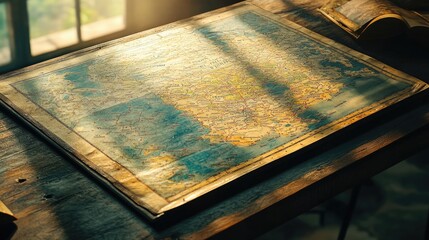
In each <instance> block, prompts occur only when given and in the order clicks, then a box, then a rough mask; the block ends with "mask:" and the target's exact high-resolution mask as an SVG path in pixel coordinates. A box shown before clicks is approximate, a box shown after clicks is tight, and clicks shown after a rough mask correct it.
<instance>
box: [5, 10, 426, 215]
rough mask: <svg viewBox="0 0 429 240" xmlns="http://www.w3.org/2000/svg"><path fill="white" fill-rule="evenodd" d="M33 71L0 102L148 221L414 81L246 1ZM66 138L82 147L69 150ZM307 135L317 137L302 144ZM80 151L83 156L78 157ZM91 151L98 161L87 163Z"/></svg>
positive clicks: (406, 90) (403, 91)
mask: <svg viewBox="0 0 429 240" xmlns="http://www.w3.org/2000/svg"><path fill="white" fill-rule="evenodd" d="M35 72H37V74H36V73H34V74H33V75H31V73H30V75H28V74H27V75H22V76H18V77H15V78H14V80H13V81H9V82H7V84H8V86H9V87H10V89H11V90H8V91H10V92H14V93H13V94H15V95H16V96H18V95H19V96H20V97H21V98H25V99H27V100H28V101H26V102H25V103H21V102H22V101H18V100H14V97H13V96H12V93H3V95H4V96H6V97H3V99H4V98H7V100H4V101H5V102H10V103H9V105H12V106H14V103H15V102H16V104H24V105H23V106H18V105H16V106H17V107H15V108H18V109H26V106H27V105H28V106H30V105H31V106H35V107H36V108H37V111H36V110H34V112H33V115H34V114H36V115H35V117H33V118H32V119H30V121H33V122H37V125H42V129H44V130H45V131H47V132H49V133H48V135H50V136H52V135H53V136H55V137H53V138H54V139H59V140H60V141H59V142H63V143H61V144H64V145H66V146H65V148H66V149H72V150H71V151H72V152H75V153H77V157H78V158H80V159H82V161H83V162H84V163H85V164H87V165H88V166H89V167H90V168H93V169H95V170H96V171H98V172H99V173H100V174H101V175H102V176H104V177H105V178H107V179H108V180H109V181H112V182H115V183H114V186H116V187H117V188H119V189H120V191H122V192H124V194H125V195H127V196H129V197H131V198H132V199H133V200H134V201H136V202H137V203H140V205H142V207H144V208H146V209H149V210H150V211H151V212H153V213H155V214H158V213H160V212H162V211H167V210H168V209H171V208H174V207H175V206H178V205H180V204H181V203H177V202H180V201H182V200H183V199H186V196H188V195H190V194H192V193H194V192H196V191H200V192H201V194H203V193H204V192H207V191H210V190H212V189H213V188H215V187H210V188H207V190H201V189H204V187H206V185H210V184H211V183H214V182H216V181H218V180H219V179H221V178H224V177H225V176H228V174H233V173H236V172H239V174H238V176H240V175H243V174H246V173H247V171H250V170H246V167H248V166H251V165H252V164H255V163H257V162H260V161H262V160H264V159H265V158H266V157H268V156H271V155H273V154H274V153H278V152H282V151H285V149H286V150H287V149H288V148H289V147H295V148H296V149H299V148H302V147H305V145H308V144H311V143H312V141H316V140H317V139H319V138H322V137H323V136H324V135H328V134H330V133H332V132H335V131H337V130H338V129H340V128H342V126H346V125H347V124H349V123H353V122H355V121H357V120H359V119H360V118H363V117H365V116H366V115H365V111H367V110H370V112H374V111H377V110H378V109H381V108H383V106H384V105H383V104H385V103H387V102H388V103H390V102H391V101H392V99H393V101H399V100H401V99H403V98H404V96H407V95H410V94H411V93H412V92H413V91H415V89H416V84H421V83H419V82H418V81H411V80H407V79H404V78H402V77H399V76H396V75H394V74H388V73H386V71H384V70H382V69H381V68H379V67H377V65H374V64H372V63H371V62H370V61H363V60H361V59H359V58H358V57H356V56H354V55H351V54H349V53H347V52H346V51H344V50H342V49H340V48H335V47H332V46H330V45H329V44H327V43H325V42H321V41H319V40H318V39H316V38H315V37H314V36H312V35H311V34H309V33H307V32H301V31H300V30H299V28H298V27H297V26H295V25H292V26H290V25H288V24H286V23H284V22H281V21H280V20H278V19H277V18H275V17H274V16H271V15H270V14H268V13H265V12H263V11H262V10H260V9H257V8H256V7H253V6H250V5H239V7H235V8H232V9H231V10H229V11H224V12H219V13H216V14H213V15H210V17H207V18H199V19H198V18H197V19H194V20H189V21H188V22H185V23H182V24H176V25H174V26H171V27H167V28H164V29H162V30H161V31H154V32H153V33H151V34H143V35H141V36H137V37H136V36H131V37H129V38H125V41H123V40H122V41H119V43H114V44H111V45H108V46H107V47H103V48H100V50H98V51H92V52H89V53H85V54H83V55H82V54H81V55H77V56H76V58H74V59H73V60H70V58H67V59H65V60H63V61H59V62H58V61H57V62H54V63H52V64H50V65H48V66H45V67H41V68H40V69H39V70H38V71H35ZM5 91H6V90H5ZM8 94H9V95H8ZM15 95H14V96H15ZM18 102H19V103H18ZM22 111H24V112H25V110H22ZM28 111H29V110H28ZM36 112H37V113H36ZM362 114H363V115H362ZM29 115H31V114H29ZM39 115H40V117H39ZM43 119H45V120H43ZM46 119H49V121H48V120H46ZM53 122H55V124H57V125H58V126H59V127H58V128H57V127H56V126H57V125H52V124H53ZM338 124H339V125H338ZM341 124H342V125H341ZM338 126H340V127H338ZM58 129H65V130H58ZM71 135H73V136H74V137H75V138H73V139H79V141H81V142H84V143H85V144H86V145H85V146H87V147H80V146H79V145H76V146H75V145H73V144H75V142H76V141H74V140H70V139H72V138H71V137H70V139H68V137H69V136H71ZM315 135H317V136H319V135H321V137H316V140H309V141H308V143H306V141H305V140H306V139H308V138H311V137H314V136H315ZM297 145H299V147H298V148H297ZM82 146H83V145H82ZM89 147H93V148H94V150H91V154H92V155H91V154H89V153H88V154H87V153H86V152H82V151H86V150H82V149H86V148H89ZM295 148H294V149H295ZM88 151H89V150H88ZM94 152H97V154H98V155H97V156H103V157H104V158H105V159H106V160H103V161H104V162H103V161H101V160H94V159H95V158H94V159H93V158H91V156H93V155H94V154H95V153H94ZM282 154H283V155H287V151H286V152H285V153H281V154H280V157H281V155H282ZM274 160H276V159H273V161H274ZM270 161H271V160H270ZM112 166H114V167H112ZM115 169H116V170H118V169H120V171H122V172H121V174H119V173H118V174H116V172H115V171H116V170H115ZM243 169H244V170H243ZM118 171H119V170H118ZM240 171H241V172H240ZM128 176H132V179H134V180H133V184H130V183H129V182H127V181H128V180H127V179H131V177H128ZM123 179H126V180H123ZM136 184H137V185H136ZM139 184H140V185H141V186H144V190H139V189H138V187H136V186H140V185H139ZM119 185H120V186H119ZM148 193H150V194H151V195H150V194H148ZM136 196H137V197H136ZM148 196H149V197H148ZM150 196H152V197H153V196H156V197H154V198H152V197H150ZM157 199H158V200H157ZM159 199H162V200H163V201H160V200H159ZM139 201H140V202H139ZM155 202H156V203H155ZM156 204H158V205H156ZM167 205H171V206H170V207H169V208H168V207H167V208H166V206H167Z"/></svg>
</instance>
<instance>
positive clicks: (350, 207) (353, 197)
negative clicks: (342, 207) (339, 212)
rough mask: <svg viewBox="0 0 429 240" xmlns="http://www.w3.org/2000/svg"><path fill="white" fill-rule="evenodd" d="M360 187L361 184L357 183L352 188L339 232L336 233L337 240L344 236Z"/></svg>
mask: <svg viewBox="0 0 429 240" xmlns="http://www.w3.org/2000/svg"><path fill="white" fill-rule="evenodd" d="M360 187H361V186H360V185H358V186H356V187H354V188H353V189H352V193H351V195H350V200H349V204H348V206H347V209H346V214H345V215H344V218H343V222H342V224H341V228H340V232H339V234H338V238H337V239H338V240H344V239H345V237H346V234H347V228H348V227H349V225H350V221H351V219H352V216H353V212H354V210H355V207H356V202H357V199H358V196H359V191H360Z"/></svg>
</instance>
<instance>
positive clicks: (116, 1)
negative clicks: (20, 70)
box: [28, 0, 125, 56]
mask: <svg viewBox="0 0 429 240" xmlns="http://www.w3.org/2000/svg"><path fill="white" fill-rule="evenodd" d="M28 15H29V22H30V48H31V55H33V56H37V55H40V54H43V53H47V52H52V51H55V50H57V49H61V48H65V47H68V46H72V45H75V44H78V43H80V42H82V41H88V40H91V39H96V38H99V37H102V36H105V35H109V34H111V33H115V32H119V31H121V30H124V29H125V21H124V16H125V1H124V0H62V1H53V0H44V1H40V0H28Z"/></svg>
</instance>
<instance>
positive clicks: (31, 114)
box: [0, 3, 427, 215]
mask: <svg viewBox="0 0 429 240" xmlns="http://www.w3.org/2000/svg"><path fill="white" fill-rule="evenodd" d="M229 10H231V12H226V11H229ZM249 10H251V11H253V12H256V13H258V14H260V15H262V16H266V17H268V18H270V19H272V20H273V21H276V22H278V23H280V24H281V25H283V26H286V27H288V28H291V29H294V30H296V31H299V32H301V33H302V34H304V35H306V36H307V37H310V38H312V39H315V40H317V41H318V42H321V43H323V44H325V45H328V46H330V47H333V48H335V49H336V50H337V51H341V52H343V54H345V55H348V56H351V57H353V58H355V59H358V60H359V61H360V62H365V63H366V64H367V65H370V66H373V67H375V68H376V69H377V70H379V71H381V72H383V73H384V74H386V75H389V76H391V77H393V78H395V79H396V80H400V81H406V82H411V83H414V87H413V88H412V89H409V90H406V91H404V92H400V93H398V94H396V95H394V96H392V97H391V98H390V99H388V100H383V101H382V102H377V103H375V104H373V105H371V106H369V107H367V108H371V109H370V110H371V111H368V109H366V108H364V109H361V110H360V111H359V113H357V114H356V112H355V115H354V116H353V117H352V118H351V119H349V120H348V121H344V120H345V118H347V119H348V118H350V115H348V116H346V117H344V118H342V119H339V120H338V121H335V122H333V123H332V124H329V125H326V126H324V127H323V128H321V129H318V132H317V133H319V134H317V135H316V136H310V135H308V134H306V135H304V136H302V137H299V138H298V139H296V141H292V142H290V143H287V144H285V145H283V146H281V147H278V148H276V149H274V150H272V151H270V152H268V153H266V154H264V155H262V156H260V157H257V158H254V159H252V160H249V161H247V162H245V163H243V164H240V165H238V166H236V167H234V168H231V169H229V170H228V171H227V172H224V173H221V174H223V176H220V174H219V175H216V176H214V177H212V178H209V179H207V180H206V181H204V182H202V183H200V184H198V185H196V186H194V187H192V188H190V189H188V190H187V191H184V192H182V193H181V194H179V195H176V196H174V197H171V198H170V199H164V198H162V197H160V196H159V195H157V194H156V193H155V192H153V191H152V190H151V189H150V188H148V187H147V186H146V185H145V184H143V183H141V182H140V181H138V180H137V181H136V179H135V178H133V176H129V175H128V174H127V173H126V171H125V172H122V171H119V172H118V169H116V168H117V166H116V165H115V162H113V161H111V160H110V162H113V166H106V159H105V158H104V157H103V156H101V155H100V153H99V152H97V151H96V149H95V148H94V147H92V146H91V145H90V144H89V143H87V142H86V141H84V140H83V139H79V138H76V136H75V135H74V134H73V133H72V132H71V131H70V130H69V129H68V128H66V129H62V128H64V126H60V125H61V123H60V122H58V121H56V120H55V119H54V118H53V117H52V116H50V115H49V114H48V113H46V112H45V111H44V110H42V109H39V108H38V107H37V106H30V107H25V106H24V108H22V106H18V105H19V104H24V105H28V104H30V105H31V104H32V103H31V102H30V101H29V100H28V99H27V100H26V99H25V97H24V96H21V97H19V95H20V93H18V92H16V90H14V89H12V87H11V86H10V84H11V83H13V82H17V81H20V80H25V79H28V78H30V77H31V76H37V75H39V74H42V73H43V71H44V70H45V71H46V70H47V69H46V68H43V67H48V66H49V67H50V68H53V69H55V67H56V66H57V65H58V64H65V63H67V64H66V65H71V64H73V63H78V62H81V61H84V60H85V59H88V56H87V53H90V52H91V51H97V52H96V53H97V54H102V53H103V51H107V50H108V47H109V46H112V45H117V44H119V43H122V42H127V41H131V40H134V39H136V38H140V37H144V36H148V35H151V34H154V33H157V32H162V31H163V30H166V29H171V28H175V27H184V26H186V23H189V22H194V21H202V22H203V23H204V22H211V21H215V20H216V19H220V18H221V17H222V16H223V17H227V16H225V14H226V15H233V14H236V13H240V12H245V11H249ZM212 15H214V16H212ZM74 56H76V58H73V57H74ZM52 63H53V64H52ZM42 68H43V69H42ZM33 69H34V70H39V71H33ZM30 71H32V72H30ZM7 77H10V78H7ZM426 88H427V85H426V84H424V83H423V82H421V81H419V80H418V79H416V78H414V77H411V76H409V75H407V74H404V73H402V72H400V71H398V70H395V69H393V68H391V67H388V66H386V65H384V64H382V63H380V62H378V61H376V60H374V59H372V58H370V57H368V56H366V55H364V54H361V53H358V52H355V51H353V50H351V49H349V48H348V47H344V46H341V45H339V44H337V43H335V42H334V41H332V40H330V39H327V38H325V37H323V36H320V35H318V34H316V33H314V32H311V31H310V30H307V29H305V28H303V27H301V26H299V25H297V24H295V23H292V22H290V21H288V20H285V19H281V18H280V17H278V16H276V15H274V14H271V13H267V12H266V11H265V10H262V9H260V8H258V7H256V6H254V5H251V4H248V3H239V4H236V5H233V6H230V7H226V8H222V9H219V10H216V11H213V12H209V13H205V14H202V15H198V16H196V17H193V18H191V19H187V20H183V21H179V22H176V23H173V24H169V25H166V26H162V27H159V28H156V29H153V30H149V31H145V32H143V33H138V34H135V35H131V36H129V37H125V38H122V39H118V40H115V41H113V42H109V43H106V44H101V45H97V46H95V47H92V48H89V49H84V50H82V51H78V52H76V53H72V54H69V55H66V56H63V57H60V58H56V59H53V60H52V61H48V62H45V63H42V64H38V65H36V66H33V67H29V68H25V69H22V70H19V71H16V72H13V73H11V74H7V75H6V76H5V79H4V80H2V81H0V91H1V95H0V98H1V100H2V102H3V103H4V104H6V105H8V106H9V108H13V109H15V110H14V112H16V113H17V114H18V115H20V116H21V117H23V118H24V119H25V120H26V121H29V122H30V123H31V125H33V127H34V128H36V129H37V130H38V131H40V132H41V133H43V135H45V136H46V137H48V138H49V139H51V140H52V141H54V142H55V144H56V145H58V146H59V147H61V148H62V149H63V150H65V151H66V152H67V153H68V154H70V155H72V156H74V157H75V158H76V159H75V161H77V162H78V163H83V166H84V167H85V168H86V169H88V170H90V171H96V172H97V174H96V175H99V176H98V177H99V178H101V179H102V180H104V181H107V184H108V185H109V186H110V187H112V188H114V190H115V191H120V192H122V194H123V196H126V197H125V198H127V199H129V200H131V201H134V202H135V204H137V207H142V208H144V209H147V210H148V211H150V212H151V213H153V214H155V215H157V214H162V213H163V212H166V211H168V210H171V209H174V208H177V207H179V206H180V205H183V204H185V203H187V202H189V201H191V200H193V199H195V198H198V197H199V196H201V195H203V194H205V193H207V192H210V191H212V190H214V189H216V188H219V187H220V186H223V185H225V184H226V183H228V182H231V181H233V180H234V179H237V178H239V177H240V176H243V175H245V174H247V173H249V172H251V171H253V170H254V169H257V168H259V167H261V166H264V165H266V164H269V163H270V162H272V161H275V160H277V159H278V158H280V157H283V156H285V155H287V154H290V153H292V152H294V151H297V150H299V149H301V148H303V147H304V146H307V145H310V144H312V143H314V142H316V141H317V140H320V139H321V138H323V137H325V136H327V135H329V134H331V133H333V132H336V131H337V130H338V129H334V128H332V127H333V126H338V127H339V129H341V128H343V127H345V126H348V125H350V124H351V123H354V122H356V121H358V120H360V119H362V118H364V117H366V116H368V115H371V114H372V113H374V112H377V111H379V110H381V109H383V108H385V107H387V106H389V105H391V104H393V103H395V102H399V101H401V100H403V99H405V98H407V97H409V96H412V95H414V94H415V93H417V92H420V91H423V90H424V89H426ZM14 91H15V92H14ZM17 98H18V99H19V100H18V105H16V104H15V103H13V102H16V101H15V100H16V99H17ZM11 99H14V101H11ZM33 105H34V104H33ZM25 110H29V111H27V112H26V111H25ZM42 115H44V116H42ZM35 117H36V118H35ZM37 118H39V119H42V122H41V123H39V122H38V120H37ZM347 119H346V120H347ZM52 124H56V125H58V126H57V127H59V128H60V129H62V131H61V132H62V134H63V135H64V136H66V137H65V138H61V137H59V136H57V135H58V134H55V133H53V132H52V131H51V130H49V129H47V128H46V127H43V125H46V126H52ZM335 124H336V125H335ZM51 129H52V128H51ZM54 130H57V129H55V128H54ZM320 133H321V134H320ZM313 134H314V133H313ZM64 139H69V140H71V141H73V143H76V142H77V143H79V144H78V145H76V146H70V145H71V144H67V141H64ZM75 141H76V142H75ZM85 142H86V143H85ZM69 143H70V141H69ZM293 144H297V145H294V146H293ZM291 145H292V146H291ZM91 147H92V148H91ZM76 149H84V150H85V153H82V151H79V150H76ZM105 157H107V156H105ZM97 164H99V165H98V166H97ZM99 166H101V167H103V166H104V167H107V168H110V170H111V171H113V174H109V173H106V172H105V171H103V168H100V167H99ZM230 172H232V173H230ZM112 175H113V176H112ZM115 176H116V177H120V178H121V179H124V177H125V179H124V180H125V181H122V182H119V181H118V179H116V178H115Z"/></svg>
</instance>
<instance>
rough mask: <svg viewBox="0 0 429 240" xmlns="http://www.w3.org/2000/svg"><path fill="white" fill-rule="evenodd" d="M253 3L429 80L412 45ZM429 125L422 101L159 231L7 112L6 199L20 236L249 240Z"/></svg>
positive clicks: (407, 146) (289, 5) (397, 154)
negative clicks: (366, 38) (352, 33)
mask: <svg viewBox="0 0 429 240" xmlns="http://www.w3.org/2000/svg"><path fill="white" fill-rule="evenodd" d="M251 2H252V3H254V4H255V5H258V6H260V7H262V8H264V9H266V10H269V11H271V12H273V13H275V14H277V15H279V16H281V17H283V18H286V19H289V20H292V21H294V22H296V23H298V24H301V25H303V26H305V27H307V28H309V29H311V30H313V31H315V32H318V33H320V34H322V35H325V36H327V37H328V38H331V39H334V40H336V41H338V42H340V43H342V44H344V45H347V46H349V47H351V48H353V49H355V50H358V51H360V52H364V53H365V54H368V55H370V56H372V57H374V58H376V59H378V60H380V61H382V62H385V63H387V64H389V65H391V66H393V67H395V68H397V69H399V70H402V71H404V72H406V73H408V74H411V75H413V76H416V77H418V78H420V79H422V80H423V81H426V82H429V59H427V56H428V53H429V50H428V49H424V48H420V47H418V46H417V45H416V44H413V43H412V42H411V41H409V40H407V39H396V40H389V41H380V42H360V43H358V42H356V41H355V40H353V39H352V38H350V37H349V36H348V35H347V34H346V33H344V32H342V31H341V30H340V29H338V28H337V27H335V26H334V25H333V24H331V23H329V22H328V21H326V20H325V19H324V18H323V17H322V15H321V14H320V13H318V12H317V11H316V9H317V7H319V6H320V5H321V4H323V2H325V1H320V0H318V1H314V0H290V1H286V0H254V1H251ZM426 95H427V94H426ZM404 108H406V109H405V110H404ZM428 123H429V103H428V101H427V97H421V98H420V99H417V100H415V101H414V102H413V105H411V107H410V104H408V105H403V107H402V108H398V109H397V110H395V111H390V112H388V113H386V114H384V115H382V116H380V117H379V119H374V120H373V121H371V122H370V126H368V125H365V127H363V125H362V124H361V125H360V126H357V127H356V128H355V129H348V130H346V131H345V134H346V135H344V133H343V134H342V135H341V136H339V139H337V140H334V141H332V143H331V144H329V145H326V146H323V147H318V148H316V149H312V151H311V152H307V153H305V154H300V155H297V156H294V157H296V159H297V161H296V164H294V165H290V166H287V167H282V168H279V169H280V170H277V171H271V172H270V174H271V175H269V176H268V175H267V174H265V176H261V177H260V178H258V179H254V180H253V181H250V183H249V184H248V186H247V187H246V188H243V189H241V190H240V191H236V192H234V193H229V194H227V193H225V196H224V198H222V199H223V200H222V201H219V202H216V203H213V204H211V205H209V206H205V207H204V208H201V209H199V210H198V211H195V212H194V213H192V214H189V216H188V217H186V218H184V219H181V220H180V221H176V222H173V223H170V224H168V225H163V226H162V227H160V226H156V225H153V224H151V223H149V222H148V221H147V220H145V219H144V218H142V217H141V216H140V215H139V214H137V213H135V212H134V211H133V210H132V209H131V208H130V207H128V206H127V205H126V204H125V203H124V202H122V201H121V200H120V199H117V198H116V197H114V196H113V195H112V194H111V192H110V191H109V190H107V189H105V188H104V187H102V186H100V185H99V184H97V182H96V181H95V179H94V178H93V177H91V176H89V175H87V174H86V173H85V172H84V171H83V170H82V169H81V168H80V167H78V166H76V165H75V164H73V163H72V162H71V161H70V160H69V159H67V157H64V156H62V155H61V153H59V152H58V151H57V150H56V149H54V148H53V147H51V146H50V145H49V144H48V143H46V142H44V141H43V140H41V139H40V138H38V137H37V136H36V134H35V133H33V132H32V131H31V130H28V129H27V128H26V127H25V126H24V125H23V124H22V123H20V121H19V120H17V119H15V118H14V117H12V116H10V115H9V114H8V113H7V111H6V110H4V109H1V111H0V146H1V147H0V196H1V200H2V201H3V202H4V203H5V204H6V205H7V206H8V207H9V209H11V210H12V212H14V214H15V216H16V217H17V218H18V220H17V221H15V224H16V225H17V231H16V232H15V234H14V236H13V238H14V239H27V238H31V239H39V238H40V239H52V238H55V239H58V238H60V239H64V238H73V239H75V238H78V239H81V238H84V239H88V238H93V239H98V238H100V239H106V238H107V239H115V238H119V239H123V238H127V239H136V238H138V239H142V238H143V239H144V238H148V239H151V238H154V239H159V238H168V237H170V238H186V239H201V238H207V237H215V238H219V239H225V238H226V237H228V238H234V239H237V238H251V237H254V236H256V235H258V234H261V233H263V232H265V231H267V230H269V229H270V228H272V227H275V226H277V225H279V224H281V223H282V222H284V221H286V220H288V219H291V218H293V217H294V216H296V215H298V214H300V213H302V212H305V211H306V210H308V209H310V208H312V207H314V206H316V205H318V204H319V203H321V202H322V201H324V200H326V199H329V198H330V197H332V196H334V195H335V194H337V193H340V192H342V191H344V190H345V189H347V188H350V187H352V186H353V185H355V184H358V183H359V182H361V181H363V180H365V179H366V178H368V177H371V176H373V175H375V174H377V173H378V172H380V171H383V170H384V169H386V168H388V167H390V166H392V165H394V164H395V163H397V162H399V161H401V160H403V159H405V158H406V157H407V156H410V155H412V154H414V153H416V152H418V151H420V150H422V149H425V148H428V147H429V142H428V141H427V137H428V136H429V127H428V126H429V124H428ZM347 134H349V135H347ZM345 136H347V137H345ZM316 153H317V154H316ZM217 199H220V198H217Z"/></svg>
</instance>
